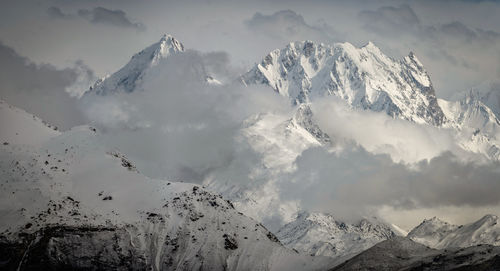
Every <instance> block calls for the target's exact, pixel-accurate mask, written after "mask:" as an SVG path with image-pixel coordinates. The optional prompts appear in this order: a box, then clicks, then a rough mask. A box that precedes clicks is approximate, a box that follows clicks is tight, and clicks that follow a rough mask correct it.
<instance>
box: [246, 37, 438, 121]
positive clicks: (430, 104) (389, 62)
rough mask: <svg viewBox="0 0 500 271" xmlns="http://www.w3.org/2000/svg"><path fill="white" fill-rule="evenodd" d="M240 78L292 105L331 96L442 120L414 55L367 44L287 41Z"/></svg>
mask: <svg viewBox="0 0 500 271" xmlns="http://www.w3.org/2000/svg"><path fill="white" fill-rule="evenodd" d="M242 80H243V82H244V83H245V84H247V85H248V84H266V85H269V86H270V87H271V88H273V89H274V91H276V92H277V93H279V94H280V95H282V96H285V97H288V98H289V99H290V101H291V102H292V104H294V105H296V104H301V103H308V102H311V101H313V100H314V99H316V98H321V97H323V96H330V95H331V96H337V97H339V98H341V99H343V100H345V101H346V102H347V103H348V104H349V105H351V106H353V107H354V108H360V109H365V110H371V111H376V112H386V113H387V114H388V115H390V116H392V117H397V118H402V119H407V120H411V121H415V122H417V123H427V124H432V125H436V126H440V125H441V124H442V123H443V121H444V120H445V119H444V115H443V112H442V110H441V108H440V107H439V105H438V104H437V99H436V96H435V92H434V88H433V86H432V84H431V80H430V77H429V75H428V74H427V72H426V71H425V69H424V68H423V66H422V64H421V63H420V61H419V60H418V59H417V58H416V56H415V55H414V54H410V56H407V57H405V58H404V59H402V60H395V59H392V58H390V57H388V56H386V55H384V54H383V53H382V52H381V51H380V49H379V48H378V47H377V46H375V45H374V44H373V43H372V42H368V44H366V45H365V46H363V47H361V48H357V47H355V46H354V45H352V44H350V43H347V42H346V43H334V44H322V43H314V42H312V41H297V42H292V43H289V44H288V45H287V46H286V47H285V48H283V49H276V50H273V51H272V52H270V53H269V54H268V55H267V56H266V57H265V58H264V59H263V60H262V61H261V62H260V63H258V64H256V65H255V66H254V67H253V68H252V69H251V70H250V71H248V72H247V73H246V74H244V75H243V76H242Z"/></svg>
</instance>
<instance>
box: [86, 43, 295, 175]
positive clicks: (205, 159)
mask: <svg viewBox="0 0 500 271" xmlns="http://www.w3.org/2000/svg"><path fill="white" fill-rule="evenodd" d="M227 58H228V56H227V54H225V53H220V52H218V53H207V54H202V53H199V52H196V51H186V52H185V53H183V54H178V55H171V56H169V57H168V59H167V60H166V61H161V62H160V63H159V64H158V65H157V66H155V69H154V70H150V72H149V73H146V74H145V76H144V80H143V81H142V83H141V84H139V85H138V86H137V89H138V90H136V91H134V92H132V93H121V94H116V95H108V96H105V97H103V96H97V97H94V96H92V95H85V96H84V97H83V104H82V107H83V108H84V109H85V112H86V113H87V115H88V116H89V118H90V119H91V120H93V121H94V122H95V124H96V125H97V126H98V127H99V128H100V129H101V130H103V131H106V133H105V134H104V135H103V136H104V137H105V140H107V141H109V142H108V143H109V144H110V145H111V146H115V147H117V148H119V149H120V150H121V151H123V152H125V153H127V154H128V156H129V157H130V158H131V159H132V160H133V161H134V162H135V163H136V165H137V166H138V168H139V169H140V171H141V172H143V173H144V174H146V175H148V176H150V177H155V178H162V179H168V180H181V181H189V182H195V183H202V182H203V181H205V180H206V179H208V178H210V177H214V178H217V179H218V180H227V181H230V182H235V183H236V182H239V183H242V184H244V183H245V181H246V180H248V176H249V175H250V171H251V170H252V169H254V167H255V164H256V161H257V159H256V154H255V153H254V152H253V151H252V150H251V149H250V148H249V147H248V146H246V145H245V144H242V143H240V142H238V141H237V133H238V131H239V129H240V128H241V123H242V122H243V120H245V119H246V118H247V117H248V116H249V115H250V114H253V113H255V112H258V111H260V110H263V111H266V110H279V109H280V107H284V108H288V106H289V105H288V103H287V102H286V100H284V99H281V98H280V97H279V96H277V95H275V94H274V93H273V92H272V91H269V90H268V89H267V88H265V87H262V88H261V87H256V88H250V89H249V88H245V87H244V86H242V85H241V84H239V83H237V82H236V80H235V79H236V77H234V78H228V82H229V83H228V85H225V86H214V85H209V84H207V83H206V81H205V78H204V74H210V75H212V76H213V77H214V78H216V79H218V80H220V79H221V77H220V74H221V73H220V71H223V72H224V73H226V70H228V71H229V72H228V73H229V74H234V75H235V76H236V72H234V71H232V68H231V67H230V66H229V63H228V59H227ZM231 82H234V83H231Z"/></svg>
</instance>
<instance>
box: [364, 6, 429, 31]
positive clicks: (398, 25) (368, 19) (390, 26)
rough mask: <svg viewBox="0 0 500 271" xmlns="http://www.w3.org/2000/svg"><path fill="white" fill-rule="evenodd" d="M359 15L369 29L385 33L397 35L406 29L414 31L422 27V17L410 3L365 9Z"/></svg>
mask: <svg viewBox="0 0 500 271" xmlns="http://www.w3.org/2000/svg"><path fill="white" fill-rule="evenodd" d="M358 16H359V18H360V19H361V21H362V22H364V27H365V28H366V29H367V30H369V31H375V32H377V33H379V34H383V35H390V36H397V35H399V34H400V33H401V32H405V31H411V32H414V31H416V30H418V29H419V27H420V19H419V18H418V17H417V14H415V12H414V11H413V9H412V8H411V7H410V6H408V5H401V6H399V7H390V6H387V7H380V8H378V9H377V10H375V11H371V10H365V11H361V12H360V13H359V15H358Z"/></svg>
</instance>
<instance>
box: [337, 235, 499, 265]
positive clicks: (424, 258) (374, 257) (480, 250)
mask: <svg viewBox="0 0 500 271" xmlns="http://www.w3.org/2000/svg"><path fill="white" fill-rule="evenodd" d="M498 255H500V247H494V246H488V245H486V246H475V247H468V248H462V249H458V248H456V249H447V250H435V249H431V248H428V247H426V246H424V245H421V244H418V243H416V242H413V241H412V240H410V239H408V238H403V237H396V238H393V239H390V240H387V241H384V242H381V243H379V244H377V245H375V246H373V247H372V248H370V249H368V250H366V251H364V252H362V253H360V254H359V255H357V256H355V257H353V258H352V259H349V260H348V261H346V262H344V263H342V264H340V265H338V266H336V267H335V268H333V269H332V270H498V269H499V268H500V261H499V256H498Z"/></svg>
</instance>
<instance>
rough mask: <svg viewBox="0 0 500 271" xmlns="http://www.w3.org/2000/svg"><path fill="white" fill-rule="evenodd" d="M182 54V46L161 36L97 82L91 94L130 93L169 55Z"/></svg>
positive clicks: (167, 37)
mask: <svg viewBox="0 0 500 271" xmlns="http://www.w3.org/2000/svg"><path fill="white" fill-rule="evenodd" d="M180 52H184V45H182V43H180V42H179V41H178V40H176V39H175V38H174V37H172V36H170V35H166V34H165V35H163V37H162V38H161V39H160V41H158V42H157V43H154V44H152V45H151V46H149V47H147V48H146V49H144V50H142V51H140V52H139V53H137V54H135V55H133V56H132V59H131V60H130V61H129V62H128V63H127V64H126V65H125V66H123V68H121V69H120V70H118V71H117V72H115V73H113V74H112V75H111V76H108V77H105V78H103V79H100V80H98V81H97V82H96V83H95V84H94V86H93V87H91V88H90V91H91V92H94V93H95V94H98V95H107V94H110V93H112V92H115V91H124V92H132V91H133V90H134V89H135V88H136V86H138V85H139V83H140V81H141V80H142V78H143V76H144V74H145V73H146V72H147V71H148V70H149V69H150V68H152V67H154V66H156V65H157V64H158V63H159V62H160V61H161V60H162V59H166V58H168V57H169V56H170V55H173V54H176V53H180Z"/></svg>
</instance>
